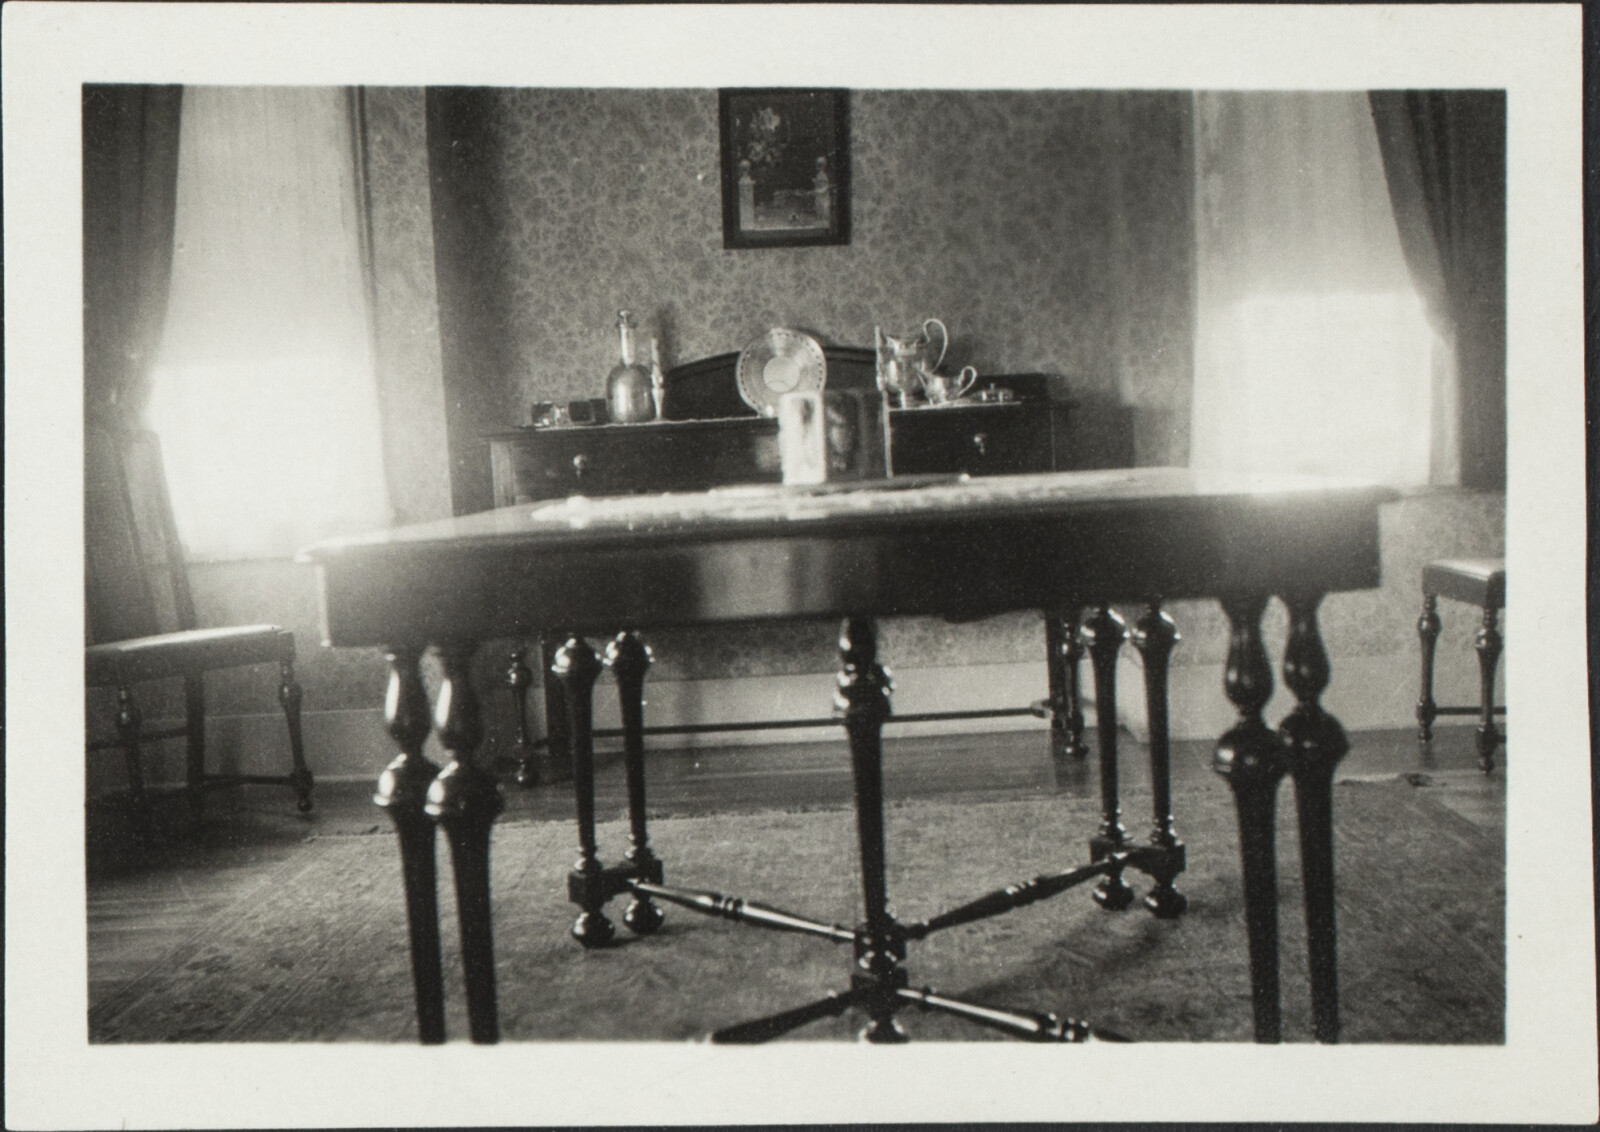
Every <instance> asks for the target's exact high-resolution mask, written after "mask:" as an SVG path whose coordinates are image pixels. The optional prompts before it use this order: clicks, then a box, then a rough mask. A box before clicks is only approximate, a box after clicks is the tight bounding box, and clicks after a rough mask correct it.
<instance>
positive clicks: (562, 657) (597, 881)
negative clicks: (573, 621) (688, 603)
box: [551, 636, 616, 947]
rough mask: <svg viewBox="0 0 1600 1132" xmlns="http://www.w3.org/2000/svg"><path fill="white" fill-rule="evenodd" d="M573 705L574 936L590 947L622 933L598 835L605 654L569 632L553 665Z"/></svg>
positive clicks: (569, 728)
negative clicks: (598, 737)
mask: <svg viewBox="0 0 1600 1132" xmlns="http://www.w3.org/2000/svg"><path fill="white" fill-rule="evenodd" d="M551 671H552V672H554V673H555V675H556V678H557V679H558V680H559V681H560V682H561V698H562V699H563V700H564V701H565V703H566V705H567V740H568V744H569V747H568V749H569V750H570V752H571V754H572V793H573V796H574V799H575V800H576V802H577V809H578V860H577V862H576V863H575V864H574V865H573V866H572V872H571V873H569V874H568V876H567V892H568V894H569V895H570V896H571V898H572V900H573V902H574V903H575V904H577V905H578V906H579V907H580V908H582V909H583V911H582V912H581V913H580V914H579V916H578V919H577V922H576V923H574V924H573V925H572V938H574V939H576V940H577V941H578V942H579V943H581V944H583V946H585V947H604V946H605V945H606V944H608V943H610V942H611V940H612V938H613V937H614V936H615V935H616V929H615V928H613V927H612V926H611V921H610V920H608V919H606V914H605V911H604V908H605V903H606V898H607V896H608V893H607V892H606V889H605V886H604V874H605V869H604V868H603V867H602V866H601V864H600V855H599V849H598V847H597V846H596V844H595V836H594V682H595V680H596V678H598V677H599V675H600V658H599V657H597V656H596V655H595V653H594V649H592V648H590V647H589V642H588V641H586V640H584V639H583V638H582V637H578V636H572V637H568V638H567V640H566V643H565V644H563V645H562V646H561V647H560V648H559V649H557V650H556V657H555V663H554V665H552V667H551Z"/></svg>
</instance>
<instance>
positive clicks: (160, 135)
mask: <svg viewBox="0 0 1600 1132" xmlns="http://www.w3.org/2000/svg"><path fill="white" fill-rule="evenodd" d="M182 99H183V88H182V87H180V86H124V85H107V84H85V86H84V88H83V351H84V375H83V379H84V411H85V414H86V416H87V417H88V419H89V420H91V421H95V422H97V423H101V424H106V425H111V426H132V425H135V424H136V423H137V422H138V419H139V415H140V414H141V413H142V412H143V410H144V406H145V402H146V400H147V399H148V397H149V392H150V388H149V386H150V369H151V366H152V365H153V364H154V362H155V353H156V350H157V348H158V347H159V346H160V343H161V327H162V323H163V321H164V320H165V318H166V313H167V285H168V282H169V280H170V278H171V275H172V223H173V214H174V208H175V204H176V200H177V182H178V118H179V111H180V107H181V104H182Z"/></svg>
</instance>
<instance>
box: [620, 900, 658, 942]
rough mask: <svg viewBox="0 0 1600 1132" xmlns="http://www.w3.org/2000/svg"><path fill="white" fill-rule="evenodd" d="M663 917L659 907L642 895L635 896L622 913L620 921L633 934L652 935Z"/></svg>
mask: <svg viewBox="0 0 1600 1132" xmlns="http://www.w3.org/2000/svg"><path fill="white" fill-rule="evenodd" d="M665 918H666V917H665V916H664V915H663V914H662V912H661V909H660V908H658V907H656V905H655V904H654V903H653V902H652V901H651V900H650V899H649V898H648V897H644V896H638V897H635V898H634V900H633V902H632V903H631V904H629V905H628V909H627V911H625V912H623V913H622V922H623V923H624V924H626V925H627V926H628V930H629V931H631V932H632V933H633V934H634V935H654V934H655V932H656V929H657V928H659V927H660V926H661V922H662V920H664V919H665Z"/></svg>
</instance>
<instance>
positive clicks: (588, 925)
mask: <svg viewBox="0 0 1600 1132" xmlns="http://www.w3.org/2000/svg"><path fill="white" fill-rule="evenodd" d="M616 936H617V929H616V928H614V927H612V926H611V921H610V920H608V919H606V917H605V914H604V913H602V912H584V913H582V914H581V915H580V916H579V917H578V919H577V922H576V923H574V924H573V925H572V938H573V939H575V940H577V941H578V942H579V943H581V944H583V946H584V947H586V948H589V949H590V950H593V949H594V948H596V947H604V946H605V945H606V944H608V943H610V942H611V941H612V940H613V939H615V938H616Z"/></svg>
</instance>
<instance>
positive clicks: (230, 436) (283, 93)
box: [148, 87, 390, 558]
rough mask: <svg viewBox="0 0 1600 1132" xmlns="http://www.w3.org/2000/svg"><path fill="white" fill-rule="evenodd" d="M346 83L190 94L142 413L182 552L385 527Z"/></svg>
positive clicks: (279, 543)
mask: <svg viewBox="0 0 1600 1132" xmlns="http://www.w3.org/2000/svg"><path fill="white" fill-rule="evenodd" d="M359 184H360V181H359V178H358V177H357V165H356V147H355V144H354V130H353V128H352V121H351V104H350V101H349V93H348V92H347V91H345V90H342V89H339V88H332V87H317V88H311V87H284V88H277V87H186V88H185V89H184V93H183V122H182V127H181V132H180V135H179V149H178V183H177V212H176V216H175V221H174V246H173V260H172V286H171V296H170V299H169V302H168V308H167V321H166V327H165V330H164V333H163V337H162V342H161V350H160V353H159V355H158V357H157V362H156V365H155V367H154V369H153V374H152V391H151V399H150V405H149V409H148V421H149V423H150V425H151V427H153V428H154V429H155V430H156V432H157V433H159V435H160V436H161V441H162V448H163V451H164V454H165V456H166V461H167V479H168V484H169V487H170V489H171V493H172V499H173V511H174V513H175V517H176V519H177V523H178V531H179V533H180V535H181V536H182V538H183V541H184V544H185V546H186V548H187V550H188V552H189V554H190V555H191V556H192V557H197V558H240V557H264V556H281V555H289V554H293V553H294V552H295V551H296V550H298V549H300V548H301V547H303V546H305V545H306V544H308V543H310V542H313V541H316V540H317V539H319V538H323V537H327V536H329V535H333V534H344V533H352V532H356V531H360V530H364V529H370V528H372V527H376V526H381V525H383V524H384V523H386V522H388V521H389V517H390V512H389V506H388V496H387V487H386V481H385V476H384V465H383V447H382V435H381V432H380V416H379V405H378V393H377V380H376V370H375V366H374V363H373V357H374V349H373V344H372V331H371V322H370V314H369V311H368V299H367V280H366V273H365V270H364V267H363V263H364V260H363V252H362V231H363V229H364V226H365V219H364V212H363V209H362V201H361V194H360V192H359Z"/></svg>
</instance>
